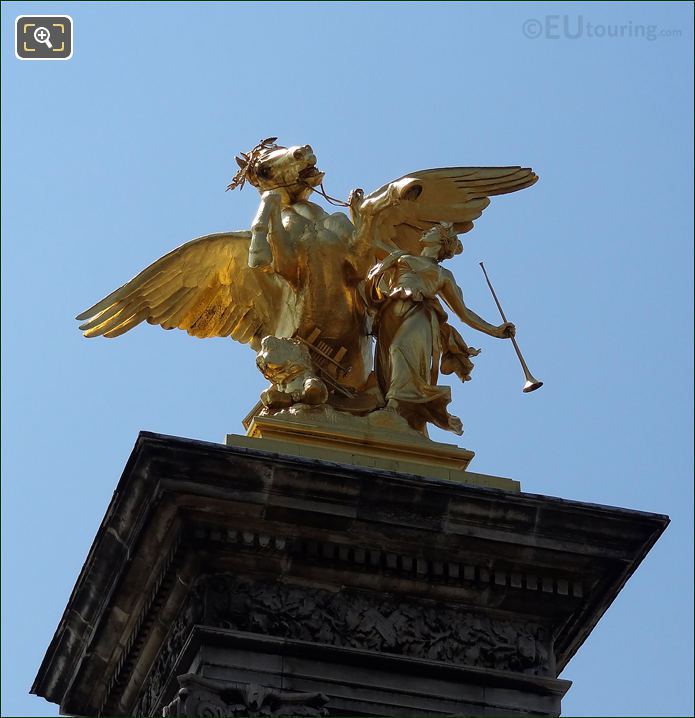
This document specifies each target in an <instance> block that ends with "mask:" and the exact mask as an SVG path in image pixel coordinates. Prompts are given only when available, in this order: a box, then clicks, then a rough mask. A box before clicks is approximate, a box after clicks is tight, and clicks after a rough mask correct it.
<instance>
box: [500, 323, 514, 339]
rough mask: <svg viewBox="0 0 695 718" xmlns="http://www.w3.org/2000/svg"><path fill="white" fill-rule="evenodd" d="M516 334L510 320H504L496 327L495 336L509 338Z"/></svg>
mask: <svg viewBox="0 0 695 718" xmlns="http://www.w3.org/2000/svg"><path fill="white" fill-rule="evenodd" d="M515 334H516V327H515V326H514V325H513V324H512V323H511V322H505V323H504V324H500V325H499V326H498V327H497V336H498V337H499V338H500V339H511V338H512V337H513V336H514V335H515Z"/></svg>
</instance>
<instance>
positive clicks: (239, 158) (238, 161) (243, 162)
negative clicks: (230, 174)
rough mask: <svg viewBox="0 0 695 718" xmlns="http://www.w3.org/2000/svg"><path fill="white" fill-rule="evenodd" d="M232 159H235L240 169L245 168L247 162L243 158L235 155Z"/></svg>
mask: <svg viewBox="0 0 695 718" xmlns="http://www.w3.org/2000/svg"><path fill="white" fill-rule="evenodd" d="M234 159H235V160H236V163H237V164H238V165H239V167H241V169H242V170H243V169H246V165H247V164H248V162H246V161H245V160H242V159H241V157H235V158H234Z"/></svg>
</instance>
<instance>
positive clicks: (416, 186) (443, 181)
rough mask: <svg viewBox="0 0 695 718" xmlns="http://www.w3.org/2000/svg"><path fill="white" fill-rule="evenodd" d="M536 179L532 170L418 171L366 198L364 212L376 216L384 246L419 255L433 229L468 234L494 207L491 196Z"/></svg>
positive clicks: (529, 184) (375, 227) (376, 227)
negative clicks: (447, 225) (447, 226)
mask: <svg viewBox="0 0 695 718" xmlns="http://www.w3.org/2000/svg"><path fill="white" fill-rule="evenodd" d="M537 180H538V176H537V175H536V174H535V172H533V170H531V169H530V168H527V167H442V168H439V169H430V170H419V171H418V172H412V173H410V174H408V175H405V176H404V177H401V178H400V179H397V180H395V181H393V182H389V183H388V184H386V185H384V186H383V187H380V188H379V189H378V190H376V192H372V193H371V194H370V195H368V196H367V197H365V198H364V201H363V202H362V205H361V206H360V208H359V213H360V214H362V215H363V216H368V215H369V214H372V215H373V222H374V229H375V230H376V231H375V236H376V239H377V241H379V242H380V243H381V244H382V245H383V246H384V247H387V248H388V247H391V246H392V245H395V246H396V247H398V248H399V249H405V250H407V251H408V252H413V253H416V254H419V253H420V246H419V244H418V241H419V239H420V237H421V235H422V233H423V232H424V231H425V230H427V229H429V228H430V227H432V225H434V224H436V223H438V222H451V223H453V225H454V229H455V230H456V232H457V233H458V234H463V233H464V232H468V231H470V230H471V229H473V221H474V220H476V219H478V217H480V215H481V214H482V213H483V210H484V209H485V208H486V207H487V206H488V205H489V204H490V197H493V196H495V195H498V194H507V193H509V192H516V191H518V190H520V189H525V188H526V187H530V186H531V185H532V184H534V183H535V182H536V181H537ZM394 198H397V202H396V203H395V204H394V202H393V201H392V200H393V199H394Z"/></svg>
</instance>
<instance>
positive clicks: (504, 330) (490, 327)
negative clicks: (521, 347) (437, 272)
mask: <svg viewBox="0 0 695 718" xmlns="http://www.w3.org/2000/svg"><path fill="white" fill-rule="evenodd" d="M444 271H445V272H446V274H445V279H444V282H443V284H442V286H441V288H440V290H439V296H441V298H442V299H443V300H444V302H445V303H446V305H447V306H448V307H449V309H451V311H452V312H455V314H456V316H457V317H458V318H459V319H460V320H461V321H462V322H464V323H465V324H468V326H469V327H473V329H477V330H478V331H479V332H484V333H485V334H489V335H490V336H491V337H497V338H498V339H508V338H509V337H512V336H514V332H515V328H514V325H513V324H512V323H511V322H505V323H504V324H500V325H499V326H495V325H494V324H490V323H489V322H486V321H485V320H484V319H483V318H482V317H480V316H478V315H477V314H476V313H475V312H474V311H473V310H471V309H469V308H468V307H467V306H466V305H465V303H464V301H463V292H462V291H461V287H459V285H458V284H456V280H455V279H454V277H453V275H452V274H451V272H448V271H446V270H444Z"/></svg>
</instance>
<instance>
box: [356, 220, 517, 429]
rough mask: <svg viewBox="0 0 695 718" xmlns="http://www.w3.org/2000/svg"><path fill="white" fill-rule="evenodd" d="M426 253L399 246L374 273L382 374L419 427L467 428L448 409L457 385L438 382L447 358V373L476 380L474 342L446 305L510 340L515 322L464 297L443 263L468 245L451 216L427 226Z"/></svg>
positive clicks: (371, 293)
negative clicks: (496, 319) (485, 315)
mask: <svg viewBox="0 0 695 718" xmlns="http://www.w3.org/2000/svg"><path fill="white" fill-rule="evenodd" d="M420 242H421V243H422V245H423V247H422V251H421V252H420V253H419V255H417V256H416V255H412V254H408V253H407V252H404V251H395V252H392V253H391V254H390V255H389V256H388V257H387V258H386V259H385V260H384V261H383V262H380V263H379V264H377V265H376V266H375V267H373V268H372V270H371V271H370V272H369V274H368V275H367V281H366V283H365V289H364V296H365V300H366V303H367V305H368V306H371V308H372V309H373V310H375V313H376V318H375V322H374V336H375V337H376V376H377V380H378V383H379V388H380V389H381V391H382V393H383V396H384V397H385V399H386V402H387V403H386V408H387V409H391V410H394V411H396V412H398V413H399V414H400V415H401V416H403V417H404V418H405V419H406V420H407V421H408V423H409V424H410V425H411V426H412V427H413V428H414V429H417V430H418V431H425V426H426V424H427V422H431V423H432V424H435V425H436V426H439V427H440V428H442V429H447V430H449V431H453V432H455V433H456V434H462V433H463V425H462V424H461V420H460V419H459V418H458V417H456V416H453V415H451V414H449V413H448V411H447V409H446V407H447V406H448V404H449V402H450V401H451V389H450V388H449V387H448V386H438V385H437V377H438V375H439V369H440V363H441V371H442V373H444V374H452V373H455V374H456V375H457V376H458V377H459V378H460V379H461V381H468V380H469V379H470V378H471V371H472V369H473V363H472V362H471V360H470V357H471V356H476V355H477V354H479V353H480V352H479V350H477V349H472V348H470V347H469V346H468V345H467V344H466V342H465V341H464V340H463V338H462V337H461V335H460V334H459V333H458V332H457V331H456V329H454V328H453V327H452V326H451V325H449V324H448V323H447V315H446V313H445V312H444V310H443V309H442V305H441V304H440V302H439V299H440V298H441V299H442V300H443V301H444V303H445V304H446V305H447V306H448V307H449V308H450V309H451V310H452V311H453V312H454V313H455V314H456V315H457V316H458V317H459V319H461V321H463V322H465V323H466V324H468V326H470V327H473V329H477V330H478V331H481V332H485V333H486V334H489V335H490V336H493V337H498V338H509V337H513V336H514V334H515V327H514V325H513V324H511V323H509V322H505V323H504V324H501V325H500V326H494V325H492V324H489V323H488V322H486V321H485V320H484V319H482V318H481V317H479V316H478V315H477V314H476V313H475V312H473V311H471V310H470V309H469V308H468V307H467V306H466V305H465V304H464V302H463V292H462V291H461V288H460V287H459V286H458V284H457V283H456V280H455V278H454V275H453V274H452V273H451V272H450V271H449V270H448V269H444V268H443V267H441V266H440V264H439V263H440V262H441V261H443V260H444V259H450V258H451V257H453V256H454V254H460V253H461V252H462V251H463V245H462V244H461V241H460V240H459V239H458V237H457V236H456V234H455V232H454V229H453V226H452V224H451V223H450V222H443V223H442V224H439V225H435V226H434V227H433V228H432V229H429V230H427V231H426V232H424V234H423V235H422V238H421V239H420Z"/></svg>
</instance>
